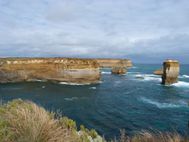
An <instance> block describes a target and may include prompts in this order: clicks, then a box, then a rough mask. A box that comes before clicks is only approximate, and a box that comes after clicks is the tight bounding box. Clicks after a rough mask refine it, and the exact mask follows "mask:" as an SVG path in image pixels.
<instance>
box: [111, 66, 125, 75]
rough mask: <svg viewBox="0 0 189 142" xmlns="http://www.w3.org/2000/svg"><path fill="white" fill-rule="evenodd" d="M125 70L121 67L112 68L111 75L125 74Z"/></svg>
mask: <svg viewBox="0 0 189 142" xmlns="http://www.w3.org/2000/svg"><path fill="white" fill-rule="evenodd" d="M126 72H127V70H126V68H123V67H113V68H112V74H126Z"/></svg>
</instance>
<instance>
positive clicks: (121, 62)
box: [96, 59, 132, 68]
mask: <svg viewBox="0 0 189 142" xmlns="http://www.w3.org/2000/svg"><path fill="white" fill-rule="evenodd" d="M96 60H97V62H98V63H99V65H100V67H101V68H113V67H126V68H127V67H132V62H131V60H129V59H96Z"/></svg>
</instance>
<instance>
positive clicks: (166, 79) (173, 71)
mask: <svg viewBox="0 0 189 142" xmlns="http://www.w3.org/2000/svg"><path fill="white" fill-rule="evenodd" d="M179 71H180V65H179V62H178V61H177V60H166V61H165V62H164V63H163V75H162V84H164V85H171V84H173V83H176V82H177V81H178V76H179Z"/></svg>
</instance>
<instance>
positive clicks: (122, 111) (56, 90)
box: [0, 65, 189, 137]
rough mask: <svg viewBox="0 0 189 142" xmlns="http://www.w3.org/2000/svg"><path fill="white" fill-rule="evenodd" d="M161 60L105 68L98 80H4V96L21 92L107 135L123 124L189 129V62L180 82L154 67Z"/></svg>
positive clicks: (131, 129)
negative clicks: (164, 81)
mask: <svg viewBox="0 0 189 142" xmlns="http://www.w3.org/2000/svg"><path fill="white" fill-rule="evenodd" d="M160 67H161V65H136V66H134V67H133V68H131V69H129V70H128V73H127V74H126V75H120V76H119V75H111V72H110V69H103V70H102V82H101V83H100V84H97V85H83V86H82V85H65V84H53V83H48V82H35V83H15V84H1V85H0V99H1V100H2V101H3V102H7V101H9V100H12V99H15V98H22V99H26V100H32V101H34V102H36V103H37V104H40V105H41V106H44V107H45V108H47V109H48V110H53V111H58V112H62V114H64V115H66V116H68V117H70V118H72V119H74V120H75V121H76V122H77V123H78V125H79V124H84V125H85V126H86V127H88V128H95V129H96V130H97V131H98V132H99V133H100V134H102V135H104V136H105V137H114V136H115V135H118V134H119V129H123V128H124V129H126V131H127V133H128V134H133V133H135V132H137V131H140V130H144V129H145V130H151V129H155V130H161V131H175V130H176V131H178V132H179V133H181V134H186V133H188V121H189V106H188V103H189V67H188V65H182V66H181V73H180V76H179V82H178V83H176V84H174V85H172V86H163V85H161V84H160V83H161V78H160V77H159V76H156V75H153V74H152V72H153V71H154V70H156V69H159V68H160Z"/></svg>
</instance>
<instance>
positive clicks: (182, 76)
mask: <svg viewBox="0 0 189 142" xmlns="http://www.w3.org/2000/svg"><path fill="white" fill-rule="evenodd" d="M179 78H189V75H185V74H184V75H181V76H179Z"/></svg>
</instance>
